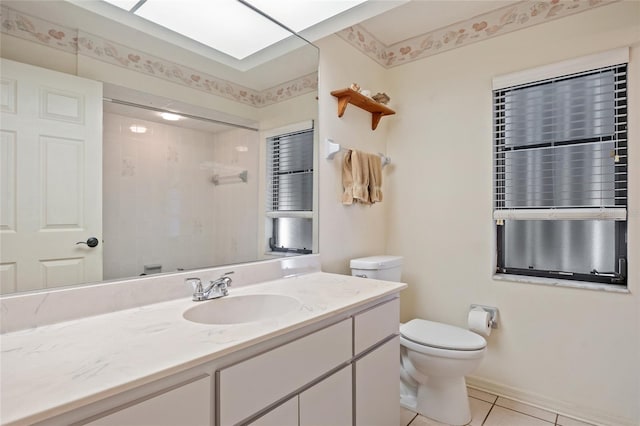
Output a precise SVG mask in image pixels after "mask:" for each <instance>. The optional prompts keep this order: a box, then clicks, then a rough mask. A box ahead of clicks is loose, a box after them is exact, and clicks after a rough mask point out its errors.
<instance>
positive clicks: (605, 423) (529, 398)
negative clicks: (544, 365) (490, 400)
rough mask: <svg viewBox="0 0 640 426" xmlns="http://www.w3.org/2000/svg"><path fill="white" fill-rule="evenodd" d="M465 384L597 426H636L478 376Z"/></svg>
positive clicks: (584, 407)
mask: <svg viewBox="0 0 640 426" xmlns="http://www.w3.org/2000/svg"><path fill="white" fill-rule="evenodd" d="M466 381H467V386H469V387H470V388H474V389H478V390H482V391H485V392H489V393H492V394H495V395H498V396H503V397H505V398H509V399H513V400H516V401H519V402H523V403H525V404H528V405H532V406H534V407H538V408H542V409H544V410H548V411H553V412H554V413H558V414H560V415H562V416H566V417H571V418H574V419H576V420H581V421H583V422H587V423H592V424H594V425H597V426H637V423H636V422H635V420H633V419H629V418H627V417H620V416H618V415H616V414H612V413H609V412H603V411H601V410H598V408H597V407H589V406H582V405H576V404H571V403H568V402H564V401H558V400H556V399H551V398H548V397H545V396H543V395H539V394H537V393H533V392H528V391H525V390H522V389H518V388H514V387H511V386H506V385H503V384H500V383H496V382H492V381H490V380H486V379H483V378H480V377H473V376H470V377H467V378H466Z"/></svg>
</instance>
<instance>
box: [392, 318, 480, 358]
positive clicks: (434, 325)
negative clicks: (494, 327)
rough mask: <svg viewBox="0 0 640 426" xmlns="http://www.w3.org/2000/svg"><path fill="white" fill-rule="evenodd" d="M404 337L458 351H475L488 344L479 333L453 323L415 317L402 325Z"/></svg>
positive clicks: (426, 344)
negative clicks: (448, 323)
mask: <svg viewBox="0 0 640 426" xmlns="http://www.w3.org/2000/svg"><path fill="white" fill-rule="evenodd" d="M400 334H402V336H403V337H405V338H407V339H409V340H412V341H414V342H416V343H419V344H421V345H425V346H431V347H434V348H441V349H452V350H458V351H475V350H478V349H482V348H484V347H485V346H487V341H486V340H484V338H483V337H482V336H480V335H479V334H476V333H473V332H471V331H469V330H465V329H463V328H460V327H455V326H453V325H447V324H442V323H439V322H433V321H427V320H423V319H413V320H411V321H409V322H408V323H405V324H402V325H401V326H400Z"/></svg>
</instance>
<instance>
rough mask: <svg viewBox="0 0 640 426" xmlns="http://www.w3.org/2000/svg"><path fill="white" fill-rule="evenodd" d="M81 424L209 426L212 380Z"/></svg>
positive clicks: (197, 383)
mask: <svg viewBox="0 0 640 426" xmlns="http://www.w3.org/2000/svg"><path fill="white" fill-rule="evenodd" d="M84 424H86V425H91V426H98V425H100V426H122V425H127V426H135V425H141V426H142V425H154V426H162V425H166V426H175V425H184V426H207V425H210V424H211V376H207V377H203V378H201V379H198V380H196V381H194V382H191V383H187V384H186V385H183V386H180V387H177V388H175V389H172V390H170V391H168V392H165V393H162V394H160V395H157V396H154V397H152V398H149V399H146V400H144V401H142V402H139V403H137V404H135V405H131V406H129V407H127V408H123V409H122V410H120V411H116V412H115V413H111V414H109V415H107V416H104V417H100V418H99V419H97V420H94V421H92V422H90V423H84Z"/></svg>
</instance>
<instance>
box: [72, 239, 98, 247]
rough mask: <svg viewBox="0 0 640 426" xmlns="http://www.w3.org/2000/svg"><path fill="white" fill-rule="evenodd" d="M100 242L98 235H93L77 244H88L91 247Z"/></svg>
mask: <svg viewBox="0 0 640 426" xmlns="http://www.w3.org/2000/svg"><path fill="white" fill-rule="evenodd" d="M98 243H100V241H98V239H97V238H96V237H91V238H89V239H88V240H87V241H78V242H77V243H76V245H78V244H86V245H88V246H89V247H95V246H97V245H98Z"/></svg>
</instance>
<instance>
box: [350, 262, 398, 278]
mask: <svg viewBox="0 0 640 426" xmlns="http://www.w3.org/2000/svg"><path fill="white" fill-rule="evenodd" d="M350 266H351V275H353V276H356V277H363V278H373V279H376V280H385V281H400V274H401V273H402V257H401V256H370V257H361V258H359V259H351V263H350Z"/></svg>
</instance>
